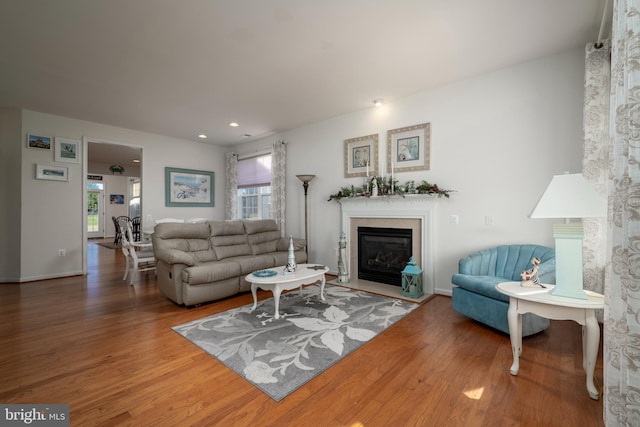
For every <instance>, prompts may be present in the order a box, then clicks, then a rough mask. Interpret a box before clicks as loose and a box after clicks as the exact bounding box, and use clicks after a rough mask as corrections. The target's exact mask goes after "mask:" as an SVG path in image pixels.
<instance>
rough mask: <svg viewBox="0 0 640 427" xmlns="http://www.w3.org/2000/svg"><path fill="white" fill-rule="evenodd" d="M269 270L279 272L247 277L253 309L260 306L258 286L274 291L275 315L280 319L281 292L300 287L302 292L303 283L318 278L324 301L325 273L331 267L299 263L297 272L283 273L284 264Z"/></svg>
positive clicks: (312, 281)
mask: <svg viewBox="0 0 640 427" xmlns="http://www.w3.org/2000/svg"><path fill="white" fill-rule="evenodd" d="M269 270H273V271H276V272H277V273H278V274H276V275H275V276H269V277H258V276H255V275H254V274H253V273H251V274H249V275H247V276H246V277H245V279H246V280H247V282H250V283H251V293H252V294H253V307H252V309H251V310H255V309H256V307H257V306H258V298H257V295H256V291H257V290H258V288H261V289H264V290H265V291H271V292H273V299H274V301H275V314H274V317H275V318H276V319H279V318H280V313H279V312H278V308H279V307H280V294H282V291H288V290H291V289H295V288H298V287H299V288H300V292H302V285H304V284H311V283H315V282H317V281H318V280H319V281H320V283H321V286H320V298H321V299H322V300H323V301H324V285H325V277H324V275H325V273H327V272H328V271H329V267H326V266H324V265H314V264H298V266H297V268H296V271H295V272H293V273H287V274H283V271H284V266H280V267H274V268H270V269H269Z"/></svg>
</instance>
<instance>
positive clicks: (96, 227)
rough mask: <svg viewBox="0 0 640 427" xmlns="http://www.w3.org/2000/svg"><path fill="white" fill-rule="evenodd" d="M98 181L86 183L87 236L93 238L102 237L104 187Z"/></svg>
mask: <svg viewBox="0 0 640 427" xmlns="http://www.w3.org/2000/svg"><path fill="white" fill-rule="evenodd" d="M101 186H102V185H101V184H100V183H94V182H90V183H88V184H87V237H88V238H89V239H95V238H100V237H104V220H105V218H104V189H102V188H101V189H92V188H93V187H101Z"/></svg>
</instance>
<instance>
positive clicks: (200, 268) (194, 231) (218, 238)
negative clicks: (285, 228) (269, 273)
mask: <svg viewBox="0 0 640 427" xmlns="http://www.w3.org/2000/svg"><path fill="white" fill-rule="evenodd" d="M151 239H152V241H153V251H154V256H155V258H156V272H157V275H158V289H159V290H160V292H161V293H162V294H163V295H165V296H166V297H167V298H169V299H170V300H172V301H174V302H175V303H176V304H179V305H185V306H191V305H195V304H201V303H205V302H209V301H215V300H218V299H221V298H226V297H228V296H231V295H235V294H236V293H238V292H246V291H249V290H251V284H250V283H248V282H247V281H246V280H245V276H246V275H247V274H249V273H252V272H254V271H256V270H262V269H266V268H273V267H276V266H281V265H285V264H286V263H287V257H288V255H289V238H282V237H281V234H280V230H278V226H277V225H276V223H275V221H273V220H244V221H209V222H204V223H196V224H193V223H161V224H157V225H156V226H155V228H154V232H153V235H152V236H151ZM293 241H294V250H295V257H296V263H304V262H306V261H307V254H306V252H305V245H306V242H305V240H304V239H293Z"/></svg>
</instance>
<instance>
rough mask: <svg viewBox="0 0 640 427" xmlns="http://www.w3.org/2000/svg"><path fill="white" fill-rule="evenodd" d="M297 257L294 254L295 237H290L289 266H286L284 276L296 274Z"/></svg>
mask: <svg viewBox="0 0 640 427" xmlns="http://www.w3.org/2000/svg"><path fill="white" fill-rule="evenodd" d="M296 267H297V266H296V255H295V254H294V252H293V236H291V237H289V256H288V257H287V265H285V266H284V271H283V274H291V273H295V272H296Z"/></svg>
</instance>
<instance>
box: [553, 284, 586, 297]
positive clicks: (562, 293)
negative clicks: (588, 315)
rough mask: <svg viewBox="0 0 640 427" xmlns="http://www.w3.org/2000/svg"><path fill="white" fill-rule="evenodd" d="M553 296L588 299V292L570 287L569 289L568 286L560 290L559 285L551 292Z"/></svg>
mask: <svg viewBox="0 0 640 427" xmlns="http://www.w3.org/2000/svg"><path fill="white" fill-rule="evenodd" d="M551 295H555V296H557V297H566V298H577V299H588V298H587V294H586V292H585V291H584V290H582V289H571V288H570V287H569V288H568V289H567V287H566V286H564V287H560V288H558V287H557V285H556V287H555V288H553V290H552V291H551Z"/></svg>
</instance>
